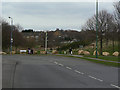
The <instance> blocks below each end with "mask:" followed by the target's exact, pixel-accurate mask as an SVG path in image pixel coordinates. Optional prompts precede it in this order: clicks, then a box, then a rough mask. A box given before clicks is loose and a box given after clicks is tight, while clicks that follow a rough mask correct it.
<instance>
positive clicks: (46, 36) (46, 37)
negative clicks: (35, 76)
mask: <svg viewBox="0 0 120 90" xmlns="http://www.w3.org/2000/svg"><path fill="white" fill-rule="evenodd" d="M47 39H48V35H47V31H46V35H45V51H46V53H47V41H48V40H47Z"/></svg>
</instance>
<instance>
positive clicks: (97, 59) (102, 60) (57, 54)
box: [57, 54, 120, 63]
mask: <svg viewBox="0 0 120 90" xmlns="http://www.w3.org/2000/svg"><path fill="white" fill-rule="evenodd" d="M57 55H65V54H57ZM65 56H73V57H84V56H82V55H70V54H69V55H65ZM84 58H86V59H92V60H97V61H104V62H113V63H120V62H117V61H108V60H103V59H99V58H91V57H84Z"/></svg>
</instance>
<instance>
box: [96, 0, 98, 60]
mask: <svg viewBox="0 0 120 90" xmlns="http://www.w3.org/2000/svg"><path fill="white" fill-rule="evenodd" d="M97 49H98V0H96V58H98V53H97V52H98V50H97Z"/></svg>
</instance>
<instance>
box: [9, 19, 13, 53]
mask: <svg viewBox="0 0 120 90" xmlns="http://www.w3.org/2000/svg"><path fill="white" fill-rule="evenodd" d="M8 18H9V19H11V39H10V53H11V54H12V43H13V38H12V32H13V18H11V17H8Z"/></svg>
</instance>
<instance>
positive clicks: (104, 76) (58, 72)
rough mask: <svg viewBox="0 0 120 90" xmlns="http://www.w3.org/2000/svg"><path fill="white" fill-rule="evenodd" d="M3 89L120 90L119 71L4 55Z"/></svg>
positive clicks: (76, 61) (89, 64)
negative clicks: (96, 89) (62, 89)
mask: <svg viewBox="0 0 120 90" xmlns="http://www.w3.org/2000/svg"><path fill="white" fill-rule="evenodd" d="M2 59H3V88H120V87H119V86H118V68H115V67H110V66H105V65H101V64H96V63H93V62H90V61H86V60H82V59H79V58H72V57H63V56H53V55H42V56H37V55H3V57H2Z"/></svg>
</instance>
